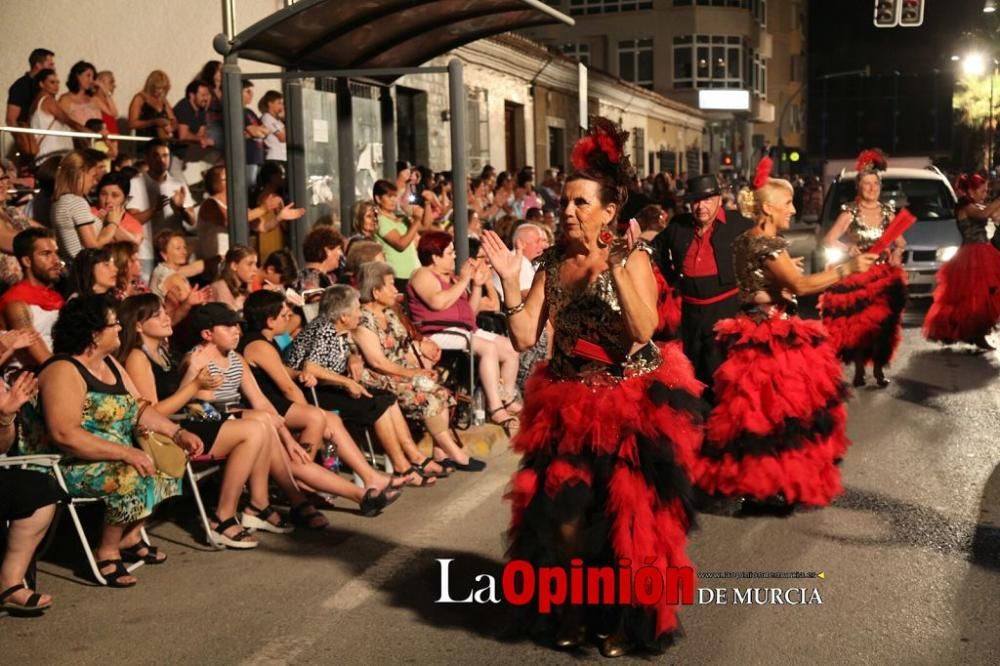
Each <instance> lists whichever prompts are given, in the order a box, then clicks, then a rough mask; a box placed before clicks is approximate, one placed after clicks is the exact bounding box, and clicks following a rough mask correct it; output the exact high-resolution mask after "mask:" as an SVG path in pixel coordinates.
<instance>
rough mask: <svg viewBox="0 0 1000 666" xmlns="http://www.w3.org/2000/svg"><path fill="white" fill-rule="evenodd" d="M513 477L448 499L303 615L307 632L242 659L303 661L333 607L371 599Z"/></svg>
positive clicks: (280, 664) (258, 664)
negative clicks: (431, 516) (446, 527)
mask: <svg viewBox="0 0 1000 666" xmlns="http://www.w3.org/2000/svg"><path fill="white" fill-rule="evenodd" d="M509 479H510V475H508V474H501V475H499V476H497V477H495V478H490V479H489V480H485V479H484V480H483V481H480V482H479V483H477V484H476V485H475V486H472V487H471V488H470V489H469V490H467V491H466V492H464V493H463V494H461V495H459V496H458V498H457V499H456V500H455V501H453V502H448V505H447V506H446V507H445V508H444V509H443V510H442V511H441V512H440V513H438V514H437V518H436V520H434V521H433V522H429V523H425V524H424V526H423V527H421V528H419V529H417V530H414V531H413V532H410V533H409V534H408V535H407V538H406V539H405V540H404V542H403V543H400V544H399V545H398V546H397V547H395V548H393V549H392V550H390V551H389V552H388V553H386V554H385V555H383V556H382V557H380V558H378V559H377V560H375V561H374V562H373V563H372V564H371V565H370V566H368V568H367V569H365V570H364V571H363V572H362V573H361V574H360V575H358V576H356V577H354V578H353V579H352V580H351V581H350V582H349V583H348V584H347V585H345V586H344V587H342V588H340V590H338V591H337V592H336V593H335V594H333V595H332V596H330V597H328V598H327V599H326V600H324V601H323V603H322V604H320V609H321V610H322V611H324V612H322V613H320V612H318V611H314V612H312V613H309V614H308V615H307V616H306V617H303V618H302V625H301V626H307V627H309V630H308V633H307V634H305V635H300V636H290V635H285V636H282V637H280V638H276V639H274V640H271V641H268V642H267V643H265V644H264V645H262V646H261V647H260V648H258V649H257V650H255V651H254V653H253V654H252V655H250V656H249V657H247V658H246V659H244V660H242V661H241V662H240V664H241V666H265V665H267V666H284V665H285V664H293V663H296V662H297V661H299V657H300V656H301V655H302V654H303V653H305V651H306V650H308V649H309V648H310V647H312V645H313V644H314V643H316V641H317V640H319V638H318V637H317V633H319V631H318V629H317V623H320V622H323V621H324V620H326V621H329V618H330V614H329V611H331V610H343V611H350V610H353V609H355V608H357V607H358V606H360V605H361V604H363V603H365V602H366V601H368V600H369V599H370V598H371V597H372V596H373V595H374V594H375V593H376V592H378V591H379V587H380V586H381V585H382V584H383V583H385V582H386V581H388V580H390V579H392V577H393V576H395V575H396V574H397V573H398V572H400V571H401V570H402V569H403V568H404V567H405V566H406V565H407V564H408V563H409V562H410V561H411V560H412V559H414V558H415V557H417V556H419V555H420V553H421V551H422V550H423V549H424V548H429V547H432V546H435V545H438V541H437V537H439V536H440V531H441V526H442V525H448V524H450V523H452V522H453V521H459V520H461V519H462V518H464V517H465V516H466V514H468V513H469V512H471V511H473V510H474V509H476V508H477V507H478V506H479V505H480V504H482V503H483V502H484V501H486V499H488V498H489V497H490V496H491V495H493V493H495V492H497V491H498V490H499V489H500V488H502V487H503V486H504V485H506V483H507V482H508V481H509ZM350 542H351V540H350V539H348V540H347V541H345V542H344V543H342V544H341V545H340V547H341V548H350Z"/></svg>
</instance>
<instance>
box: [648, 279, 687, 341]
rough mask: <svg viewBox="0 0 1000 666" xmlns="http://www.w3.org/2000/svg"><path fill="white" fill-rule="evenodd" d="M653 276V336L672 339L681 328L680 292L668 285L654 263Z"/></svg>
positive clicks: (659, 338)
mask: <svg viewBox="0 0 1000 666" xmlns="http://www.w3.org/2000/svg"><path fill="white" fill-rule="evenodd" d="M653 276H654V277H655V278H656V316H657V325H656V333H655V334H654V336H653V337H654V338H655V339H657V340H673V339H675V338H676V337H677V336H678V334H679V332H680V329H681V293H680V291H678V290H677V289H674V288H673V287H671V286H670V283H669V282H667V280H666V279H665V278H664V277H663V274H662V273H660V269H659V268H658V267H657V266H656V264H655V263H654V264H653Z"/></svg>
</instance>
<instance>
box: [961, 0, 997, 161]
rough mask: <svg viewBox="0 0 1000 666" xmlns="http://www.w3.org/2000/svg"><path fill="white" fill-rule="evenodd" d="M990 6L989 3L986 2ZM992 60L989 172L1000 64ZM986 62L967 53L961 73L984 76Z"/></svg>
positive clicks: (975, 53) (977, 55) (984, 57)
mask: <svg viewBox="0 0 1000 666" xmlns="http://www.w3.org/2000/svg"><path fill="white" fill-rule="evenodd" d="M986 4H987V5H990V4H991V2H987V3H986ZM992 4H993V9H992V10H990V11H996V0H992ZM983 11H984V12H986V11H987V10H986V7H983ZM991 60H993V71H992V72H991V73H990V121H989V125H988V126H987V132H988V133H989V138H988V143H989V151H990V152H989V158H988V159H987V165H988V166H989V170H990V172H992V171H993V135H994V130H993V83H994V80H995V79H996V77H997V74H998V73H1000V72H998V69H1000V62H998V61H997V59H996V58H995V57H992V56H991ZM986 67H987V61H986V56H985V55H983V54H982V53H977V52H975V51H973V52H971V53H967V54H966V55H965V57H964V58H962V72H963V73H964V74H965V75H966V76H974V77H977V78H978V77H980V76H983V75H984V74H986Z"/></svg>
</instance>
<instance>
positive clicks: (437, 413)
mask: <svg viewBox="0 0 1000 666" xmlns="http://www.w3.org/2000/svg"><path fill="white" fill-rule="evenodd" d="M394 279H395V275H393V272H392V266H390V265H389V264H386V263H383V262H372V263H367V264H363V265H362V266H361V274H360V276H359V279H358V284H359V287H358V289H359V291H360V292H361V294H360V300H361V304H362V305H361V322H360V325H359V326H358V327H357V328H356V329H354V330H353V331H352V333H351V334H352V336H353V338H354V341H355V343H356V344H357V345H358V349H360V350H361V355H362V356H363V357H364V359H365V364H366V365H367V366H368V368H370V370H368V369H366V370H365V372H364V375H363V376H362V379H361V383H362V384H364V385H365V386H367V387H369V388H379V389H384V390H386V391H390V392H391V393H392V394H393V395H395V396H396V400H398V401H399V406H400V408H401V409H402V410H403V413H404V414H406V415H407V416H408V417H410V418H413V419H420V420H421V422H423V424H424V427H425V428H426V429H427V432H428V434H430V436H431V439H433V441H434V459H435V460H436V461H437V462H439V463H441V465H442V466H444V467H449V466H450V467H454V468H456V469H459V470H462V471H467V472H479V471H482V470H483V469H484V468H485V467H486V463H485V462H483V461H481V460H476V459H474V458H470V457H469V455H468V454H467V453H466V452H465V451H463V450H462V447H461V445H460V443H459V442H456V441H455V439H454V438H453V437H452V434H451V429H450V424H451V410H452V409H454V407H455V399H454V398H453V397H452V395H451V393H450V392H449V391H448V389H446V388H444V387H443V386H441V385H440V384H438V383H437V378H438V375H437V371H436V370H434V369H433V368H426V367H424V366H423V365H422V364H421V363H420V359H419V358H418V357H417V355H416V353H415V352H416V351H418V350H419V348H418V347H416V346H415V345H414V346H413V347H411V346H410V345H408V344H407V340H408V338H409V336H408V335H407V333H406V328H405V327H404V326H403V323H402V322H401V321H400V320H399V318H398V317H397V316H396V313H395V311H394V310H393V307H394V306H395V305H396V297H397V296H398V295H399V292H398V291H396V284H395V281H394ZM433 344H434V343H433V341H431V340H426V341H425V343H424V347H425V348H426V347H427V346H429V345H433ZM431 355H432V356H437V357H438V358H440V349H438V350H432V351H431Z"/></svg>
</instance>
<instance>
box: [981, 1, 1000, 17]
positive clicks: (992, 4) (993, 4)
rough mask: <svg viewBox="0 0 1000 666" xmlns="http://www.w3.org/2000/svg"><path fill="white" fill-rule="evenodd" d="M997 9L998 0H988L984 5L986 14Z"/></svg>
mask: <svg viewBox="0 0 1000 666" xmlns="http://www.w3.org/2000/svg"><path fill="white" fill-rule="evenodd" d="M996 10H997V0H986V4H984V5H983V13H984V14H992V13H993V12H995V11H996Z"/></svg>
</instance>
